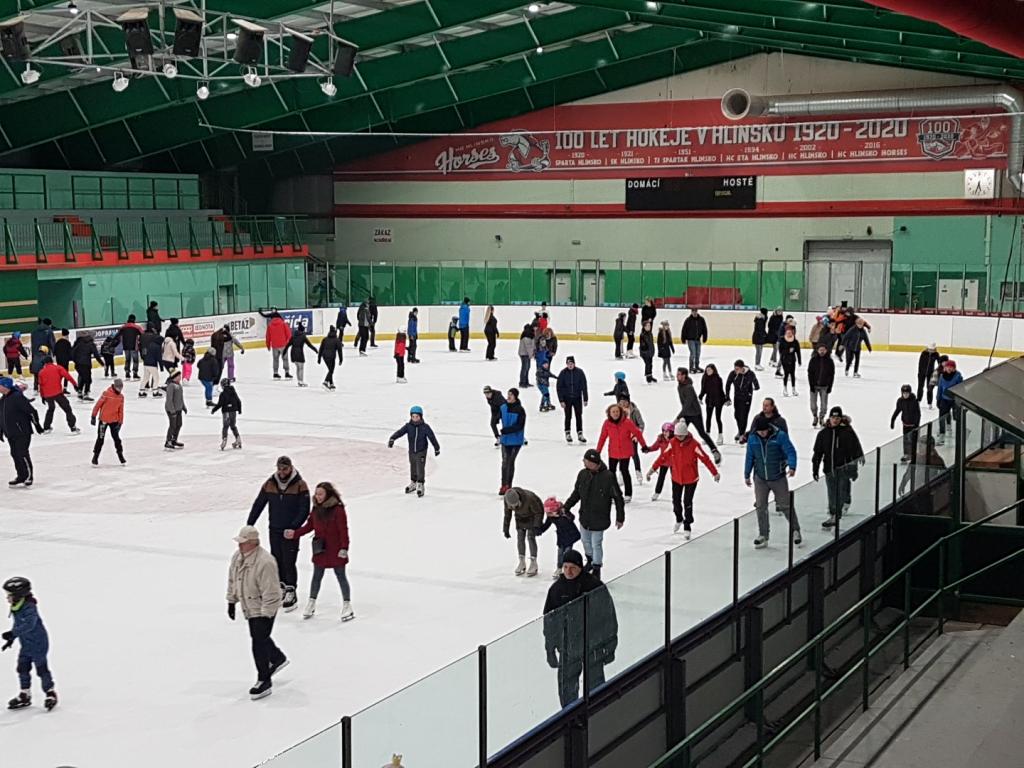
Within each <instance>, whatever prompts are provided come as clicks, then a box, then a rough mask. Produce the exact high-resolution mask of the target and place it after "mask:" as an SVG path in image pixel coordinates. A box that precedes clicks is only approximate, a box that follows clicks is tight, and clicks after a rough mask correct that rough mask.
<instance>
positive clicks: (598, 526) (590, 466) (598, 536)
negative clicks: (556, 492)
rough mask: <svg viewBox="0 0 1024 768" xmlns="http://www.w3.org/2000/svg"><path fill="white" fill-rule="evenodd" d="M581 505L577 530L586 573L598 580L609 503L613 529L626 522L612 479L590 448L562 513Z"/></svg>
mask: <svg viewBox="0 0 1024 768" xmlns="http://www.w3.org/2000/svg"><path fill="white" fill-rule="evenodd" d="M577 502H578V503H579V505H580V528H581V529H582V538H583V551H584V552H585V553H586V555H587V570H588V571H590V572H592V573H593V574H594V576H595V577H597V578H598V579H600V578H601V568H602V566H604V532H605V531H607V530H608V529H609V528H611V526H612V518H611V511H612V504H614V505H615V527H616V528H621V527H622V526H623V525H624V524H625V522H626V504H625V501H624V500H623V498H622V491H621V490H620V489H619V481H618V480H616V479H615V475H613V474H612V473H611V472H610V471H609V470H608V467H607V466H605V463H604V462H603V461H602V460H601V454H600V453H598V452H597V451H595V450H594V449H593V448H591V449H590V450H588V451H587V452H586V453H585V454H583V469H581V470H580V472H579V474H578V475H576V485H575V486H574V487H573V489H572V493H571V494H570V495H569V498H568V499H566V500H565V511H566V512H571V511H572V508H573V507H574V506H576V504H577Z"/></svg>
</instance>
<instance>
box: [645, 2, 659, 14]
mask: <svg viewBox="0 0 1024 768" xmlns="http://www.w3.org/2000/svg"><path fill="white" fill-rule="evenodd" d="M647 10H648V11H654V12H655V13H657V12H658V11H660V10H661V3H652V2H649V1H648V3H647Z"/></svg>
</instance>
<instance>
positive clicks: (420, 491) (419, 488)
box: [416, 483, 424, 499]
mask: <svg viewBox="0 0 1024 768" xmlns="http://www.w3.org/2000/svg"><path fill="white" fill-rule="evenodd" d="M423 493H424V490H423V483H416V495H417V496H418V497H419V498H421V499H422V498H423Z"/></svg>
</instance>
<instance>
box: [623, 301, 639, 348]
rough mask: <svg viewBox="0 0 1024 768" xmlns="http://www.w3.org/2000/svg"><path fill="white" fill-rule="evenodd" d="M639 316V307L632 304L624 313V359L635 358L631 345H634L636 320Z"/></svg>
mask: <svg viewBox="0 0 1024 768" xmlns="http://www.w3.org/2000/svg"><path fill="white" fill-rule="evenodd" d="M639 314H640V307H639V306H637V305H636V304H633V306H631V307H630V308H629V312H628V313H626V357H636V355H635V354H633V345H634V344H635V343H636V318H637V315H639Z"/></svg>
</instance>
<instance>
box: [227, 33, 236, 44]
mask: <svg viewBox="0 0 1024 768" xmlns="http://www.w3.org/2000/svg"><path fill="white" fill-rule="evenodd" d="M237 39H238V35H237V33H235V32H228V41H229V42H232V43H233V42H235V40H237Z"/></svg>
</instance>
